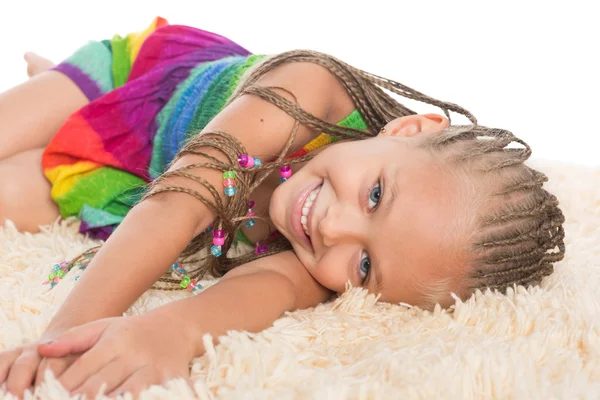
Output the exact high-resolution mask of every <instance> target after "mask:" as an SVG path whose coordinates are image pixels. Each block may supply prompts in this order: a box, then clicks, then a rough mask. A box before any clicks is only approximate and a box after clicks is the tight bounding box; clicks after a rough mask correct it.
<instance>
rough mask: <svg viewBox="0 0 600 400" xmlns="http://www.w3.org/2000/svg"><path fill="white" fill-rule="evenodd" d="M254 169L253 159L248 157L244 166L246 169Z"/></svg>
mask: <svg viewBox="0 0 600 400" xmlns="http://www.w3.org/2000/svg"><path fill="white" fill-rule="evenodd" d="M252 167H254V157H248V163H247V164H246V168H252Z"/></svg>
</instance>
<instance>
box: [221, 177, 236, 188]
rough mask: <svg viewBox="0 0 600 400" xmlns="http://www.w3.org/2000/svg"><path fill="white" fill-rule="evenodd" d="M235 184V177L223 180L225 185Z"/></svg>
mask: <svg viewBox="0 0 600 400" xmlns="http://www.w3.org/2000/svg"><path fill="white" fill-rule="evenodd" d="M229 186H235V179H233V178H227V179H225V180H224V181H223V187H229Z"/></svg>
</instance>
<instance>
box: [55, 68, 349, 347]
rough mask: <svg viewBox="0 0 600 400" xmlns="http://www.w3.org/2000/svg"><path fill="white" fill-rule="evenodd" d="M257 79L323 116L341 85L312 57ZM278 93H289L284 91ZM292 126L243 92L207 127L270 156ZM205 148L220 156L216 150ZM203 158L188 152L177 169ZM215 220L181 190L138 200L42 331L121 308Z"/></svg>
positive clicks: (181, 182) (214, 175) (214, 178)
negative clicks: (138, 202) (220, 131)
mask: <svg viewBox="0 0 600 400" xmlns="http://www.w3.org/2000/svg"><path fill="white" fill-rule="evenodd" d="M258 84H261V85H264V86H281V87H285V88H286V89H288V90H290V91H291V92H292V93H294V94H295V96H296V98H297V99H298V102H299V104H300V105H301V106H302V107H303V108H304V109H305V110H307V111H309V112H311V113H312V114H314V115H315V116H317V117H319V118H323V119H326V118H327V117H328V111H329V109H330V105H331V101H332V98H331V96H332V93H333V92H334V91H333V90H332V87H333V86H335V85H339V83H338V82H337V81H336V80H335V78H333V76H332V75H331V74H330V73H329V72H328V71H326V70H325V69H324V68H322V67H320V66H317V65H313V64H306V63H294V64H286V65H282V66H280V67H278V68H276V69H273V70H272V71H270V72H269V73H267V74H265V75H264V76H263V77H262V78H261V79H260V80H259V81H258ZM280 94H281V95H282V96H288V98H290V97H289V95H288V94H287V93H285V92H284V91H280ZM293 125H294V119H293V118H292V117H290V116H289V115H287V114H286V113H284V112H283V111H281V110H280V109H279V108H277V107H276V106H274V105H272V104H270V103H268V102H266V101H263V100H262V99H260V98H258V97H254V96H249V95H244V96H241V97H240V98H238V99H236V100H235V101H234V102H232V103H231V104H230V105H229V106H228V107H226V108H225V109H224V110H223V111H222V112H221V113H219V115H217V116H216V117H215V118H214V119H213V120H212V121H211V122H210V123H209V124H208V125H207V127H206V128H205V130H207V131H212V130H219V129H220V130H224V131H227V132H229V133H230V134H232V135H235V136H236V137H237V138H238V139H239V140H240V141H241V142H242V143H244V145H245V146H246V148H247V149H248V152H249V153H250V154H263V155H267V154H276V153H278V152H279V151H281V149H282V148H283V146H284V144H285V142H286V141H287V139H288V135H289V132H291V130H292V127H293ZM316 134H317V132H314V131H312V130H310V129H309V128H307V127H305V126H301V127H300V129H299V130H298V136H297V142H296V143H295V145H296V146H302V145H304V144H305V143H306V142H308V141H309V140H310V139H311V138H312V137H314V136H315V135H316ZM206 152H207V153H209V154H212V155H213V156H215V157H218V158H221V157H222V155H221V154H220V153H219V152H217V151H214V150H213V149H206ZM203 160H204V159H200V158H198V157H197V156H193V155H186V156H185V157H182V158H181V159H179V160H178V162H177V163H176V164H175V165H173V166H172V169H177V168H179V167H182V166H184V165H189V164H192V163H196V162H199V161H203ZM194 173H196V174H202V176H203V177H204V178H205V179H206V180H208V181H209V182H210V183H211V184H212V185H213V186H214V187H215V188H219V187H220V186H221V181H222V178H221V174H220V173H218V172H216V171H213V170H196V171H194ZM170 183H172V184H176V185H178V186H184V187H189V188H191V189H194V190H197V191H199V192H201V193H206V194H207V195H209V194H208V193H207V191H206V189H205V188H204V187H203V186H200V185H199V184H197V183H195V182H192V181H191V180H187V179H183V178H179V177H177V178H173V179H171V181H170ZM222 196H223V199H224V201H226V198H225V196H224V195H223V194H222ZM213 219H214V216H213V215H212V212H211V210H210V209H208V208H207V207H206V206H205V205H204V204H203V203H201V202H200V201H198V200H196V199H195V198H193V197H191V196H189V195H186V194H183V193H174V192H167V193H161V194H160V195H157V196H156V197H154V198H150V199H148V200H146V201H144V202H141V203H140V204H138V205H136V206H135V207H134V208H133V209H132V210H131V211H130V212H129V214H128V215H127V217H126V218H125V220H124V221H123V223H122V224H121V226H119V228H118V229H117V230H116V231H115V232H114V234H113V235H112V236H111V237H110V238H109V240H108V241H107V242H106V243H105V245H104V246H103V248H102V249H101V250H100V251H99V252H98V253H97V254H96V256H95V257H94V259H93V260H92V262H91V263H90V265H89V266H88V268H87V269H86V273H85V274H84V275H83V276H82V279H80V280H79V283H78V284H77V285H76V286H75V287H74V288H73V290H72V292H71V293H70V294H69V296H68V297H67V299H66V301H65V302H64V303H63V305H62V306H61V308H60V309H59V311H58V313H57V314H56V316H55V317H54V319H53V320H52V321H51V323H50V325H49V327H48V329H47V331H46V333H45V334H44V338H50V337H52V336H53V335H54V334H55V333H59V332H61V331H64V330H66V329H68V328H70V327H73V326H77V325H81V324H84V323H86V322H89V321H93V320H96V319H100V318H104V317H110V316H117V315H121V314H122V313H123V312H124V311H126V310H127V308H128V307H129V306H130V305H131V304H132V303H133V302H134V301H135V300H136V299H137V298H138V297H139V296H140V295H141V294H142V293H143V292H144V291H145V290H147V288H148V287H149V286H150V285H151V284H152V283H154V282H155V281H156V280H157V279H158V278H159V277H160V276H161V275H162V274H163V273H164V272H165V271H166V270H167V268H168V267H169V266H170V265H171V263H173V262H174V261H175V259H176V258H177V257H178V256H179V254H181V252H182V251H183V250H184V249H185V247H186V246H187V244H188V243H189V242H190V241H191V240H192V238H193V237H195V236H196V235H197V234H198V233H200V232H201V231H202V230H204V229H205V228H206V227H207V226H208V225H209V223H210V222H211V221H212V220H213Z"/></svg>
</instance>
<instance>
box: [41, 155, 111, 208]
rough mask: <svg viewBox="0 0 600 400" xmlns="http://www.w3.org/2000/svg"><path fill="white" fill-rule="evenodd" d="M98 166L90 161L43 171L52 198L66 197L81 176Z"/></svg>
mask: <svg viewBox="0 0 600 400" xmlns="http://www.w3.org/2000/svg"><path fill="white" fill-rule="evenodd" d="M99 166H100V164H98V163H94V162H90V161H80V162H77V163H75V164H70V165H59V166H58V167H55V168H50V169H47V170H45V171H44V175H46V178H48V180H50V182H52V198H53V199H56V198H60V197H62V196H64V195H66V194H67V193H68V192H69V191H70V190H71V189H72V188H73V186H75V184H76V183H77V181H78V180H79V178H82V177H81V176H79V175H81V174H84V173H86V172H90V171H93V170H95V169H97V168H98V167H99Z"/></svg>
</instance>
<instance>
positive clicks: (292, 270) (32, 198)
mask: <svg viewBox="0 0 600 400" xmlns="http://www.w3.org/2000/svg"><path fill="white" fill-rule="evenodd" d="M28 59H29V62H30V71H32V73H36V72H39V73H38V74H36V75H35V76H34V77H33V78H32V79H31V80H30V81H29V82H28V83H26V84H25V85H23V86H20V87H17V88H15V89H13V90H12V91H10V92H7V93H5V94H4V95H2V96H1V97H0V102H1V105H2V106H1V107H0V110H5V111H4V113H1V112H0V120H1V121H2V124H0V125H2V126H3V127H8V128H9V130H8V131H7V134H4V135H3V136H0V149H1V151H2V152H3V153H0V154H1V157H2V161H1V162H0V182H2V184H1V186H0V216H1V217H3V218H5V219H11V220H13V221H14V222H15V223H16V225H17V226H18V227H19V228H21V229H23V230H30V231H35V230H36V229H37V226H39V225H40V224H44V223H50V222H52V221H53V220H54V219H56V218H57V217H58V216H59V215H60V216H62V217H68V216H77V217H79V218H80V219H81V221H82V222H81V228H80V229H81V231H82V232H83V233H87V234H90V235H92V236H95V237H100V238H103V239H106V242H105V243H104V245H103V246H101V247H99V248H95V249H92V250H90V251H88V252H86V253H85V254H83V255H82V256H81V257H79V258H77V259H75V260H72V261H70V262H68V263H64V264H63V265H61V266H59V267H57V268H56V269H55V270H54V271H52V272H51V276H50V278H49V279H50V282H49V283H50V286H54V285H55V284H60V280H61V277H62V276H64V275H65V273H66V272H67V271H69V270H71V269H72V268H79V267H86V270H85V273H83V274H82V276H81V279H80V280H79V281H78V282H77V284H75V285H74V287H73V289H72V291H71V292H70V294H69V296H68V298H67V300H66V301H65V302H64V304H63V305H62V306H61V308H60V310H59V311H58V312H57V314H56V315H55V317H54V318H53V320H52V321H51V323H50V325H49V327H48V328H47V330H46V332H45V333H44V335H43V337H42V339H41V340H40V341H39V342H36V343H31V344H25V345H23V346H20V347H18V348H15V349H9V350H6V351H4V352H2V353H0V382H5V383H6V385H7V386H6V387H7V389H8V390H9V391H11V392H13V393H15V394H18V395H21V394H22V393H23V391H24V390H25V389H26V388H28V387H29V386H31V385H32V384H36V385H37V384H38V383H39V382H40V381H41V379H42V377H43V371H44V370H45V369H46V368H50V369H51V370H52V371H53V372H54V374H55V375H56V376H57V377H58V378H59V380H60V382H61V383H62V384H63V385H64V386H65V387H66V388H67V389H68V390H70V391H72V392H74V393H85V394H88V395H94V394H95V393H97V391H98V389H99V388H100V386H101V385H102V384H106V392H107V393H110V394H117V393H119V392H122V391H133V392H139V391H140V390H142V389H143V388H145V387H147V386H149V385H151V384H160V383H163V382H164V381H166V380H168V379H171V378H174V377H179V376H183V377H187V376H189V362H190V361H191V360H192V359H193V358H194V357H197V356H199V355H201V354H203V352H204V345H203V341H202V335H203V334H205V333H210V334H212V335H213V337H218V336H219V335H222V334H224V333H226V332H227V331H228V330H232V329H235V330H247V331H254V332H255V331H260V330H263V329H265V328H267V327H269V326H270V325H271V324H272V323H273V321H274V320H276V319H277V318H278V317H279V316H281V315H282V313H284V312H285V311H292V310H296V309H303V308H308V307H313V306H316V305H317V304H319V303H321V302H325V301H328V300H330V299H331V298H332V296H335V295H336V294H339V293H341V292H343V291H344V290H345V288H346V285H347V284H348V283H350V284H351V285H352V286H355V287H364V288H365V289H366V290H368V291H370V292H373V293H378V294H379V295H380V297H379V300H381V301H386V302H391V303H399V302H404V303H409V304H413V305H415V306H420V307H424V308H432V307H433V306H434V305H435V304H437V303H439V304H440V305H442V306H443V307H447V306H449V305H451V304H452V302H453V297H452V293H454V296H458V297H460V298H462V299H466V298H468V297H469V296H470V295H471V294H472V293H474V291H475V290H476V289H483V288H486V287H489V288H491V289H498V290H500V291H504V290H506V288H507V287H508V286H511V285H514V284H517V285H525V286H527V285H529V284H538V283H539V282H540V281H541V279H542V278H543V277H544V276H546V275H549V274H550V273H552V270H553V263H554V262H556V261H558V260H560V259H562V257H563V255H564V244H563V238H564V231H563V228H562V223H563V221H564V217H563V215H562V212H561V211H560V209H559V208H558V201H557V200H556V198H555V197H554V196H553V195H551V194H550V193H548V192H547V191H546V190H544V189H543V188H542V185H543V183H544V181H545V180H546V177H545V176H544V175H543V174H542V173H540V172H538V171H535V170H533V169H531V168H529V167H528V166H526V165H525V164H524V162H525V161H526V160H527V159H528V157H529V156H530V154H531V150H530V148H529V147H528V146H527V144H526V143H525V142H523V141H522V140H520V139H518V138H516V137H515V136H513V135H512V134H511V133H510V132H508V131H506V130H501V129H491V128H486V127H482V126H479V125H477V121H476V120H475V118H474V117H473V116H472V115H471V114H470V113H469V112H468V111H466V110H465V109H463V108H461V107H459V106H457V105H455V104H452V103H446V102H442V101H438V100H435V99H432V98H430V97H428V96H425V95H423V94H421V93H419V92H417V91H415V90H413V89H410V88H408V87H406V86H403V85H401V84H399V83H397V82H393V81H390V80H387V79H384V78H380V77H377V76H375V75H372V74H369V73H366V72H364V71H361V70H358V69H356V68H354V67H351V66H349V65H348V64H346V63H344V62H342V61H340V60H338V59H336V58H334V57H331V56H329V55H326V54H322V53H318V52H314V51H290V52H286V53H282V54H278V55H274V56H268V57H267V56H260V55H252V54H250V53H249V52H248V51H247V50H245V49H243V48H242V47H240V46H239V45H237V44H235V43H233V42H231V41H230V40H228V39H226V38H224V37H222V36H219V35H216V34H213V33H210V32H205V31H202V30H199V29H194V28H190V27H183V26H173V25H168V24H166V21H164V20H162V19H157V20H156V21H155V22H154V23H153V25H152V26H151V27H149V28H148V30H146V31H145V32H141V33H138V34H135V35H129V36H127V37H126V38H120V37H116V38H115V39H113V40H112V41H104V42H91V43H89V44H88V45H86V46H85V47H83V48H82V49H80V50H79V51H78V52H77V53H75V54H74V55H73V56H72V57H71V58H69V59H67V60H66V61H64V62H63V63H61V64H59V65H58V66H55V67H52V68H50V69H49V70H45V68H46V67H47V66H45V65H46V64H45V63H46V61H44V60H42V59H40V58H39V57H37V56H35V55H28ZM382 88H385V89H387V90H390V91H392V92H394V93H396V94H399V95H402V96H405V97H408V98H412V99H416V100H420V101H423V102H426V103H429V104H433V105H436V106H439V107H440V108H441V109H443V110H444V113H445V115H446V117H444V116H442V115H437V114H425V115H418V114H416V113H415V112H413V111H411V110H410V109H408V108H406V107H405V106H403V105H402V104H400V103H398V102H397V101H396V100H395V99H394V98H392V97H391V96H389V95H388V94H387V93H386V92H384V91H383V90H382ZM6 110H8V111H6ZM24 110H27V112H26V113H25V111H24ZM449 111H455V112H459V113H462V114H463V115H465V116H466V117H468V118H469V119H470V120H471V122H472V123H473V125H466V126H455V125H451V124H450V119H449V118H450V116H449ZM511 143H516V144H518V145H520V147H517V148H515V147H512V148H509V147H508V145H510V144H511ZM40 163H41V164H40ZM40 165H42V167H43V173H42V170H41V169H40ZM25 177H27V179H25ZM25 182H27V183H28V184H27V186H26V185H25V184H24V183H25ZM32 183H33V185H32ZM17 199H18V200H17ZM31 210H36V212H35V213H31V212H30V211H31ZM88 263H89V265H88ZM205 277H220V278H221V279H220V280H219V282H218V283H217V284H215V285H213V286H211V287H209V288H203V287H202V285H201V284H200V280H201V279H202V278H205ZM150 287H154V288H157V289H163V290H176V289H181V290H189V291H190V296H189V297H186V298H185V299H183V300H179V301H175V302H172V303H170V304H168V305H165V306H162V307H160V308H157V309H154V310H152V311H150V312H149V313H147V314H144V315H139V316H130V317H122V315H123V313H124V312H125V311H126V310H127V309H128V308H129V307H130V306H131V305H132V304H133V302H134V301H135V300H136V299H137V298H138V297H139V296H140V295H141V294H142V293H143V292H145V291H146V290H148V288H150Z"/></svg>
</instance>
